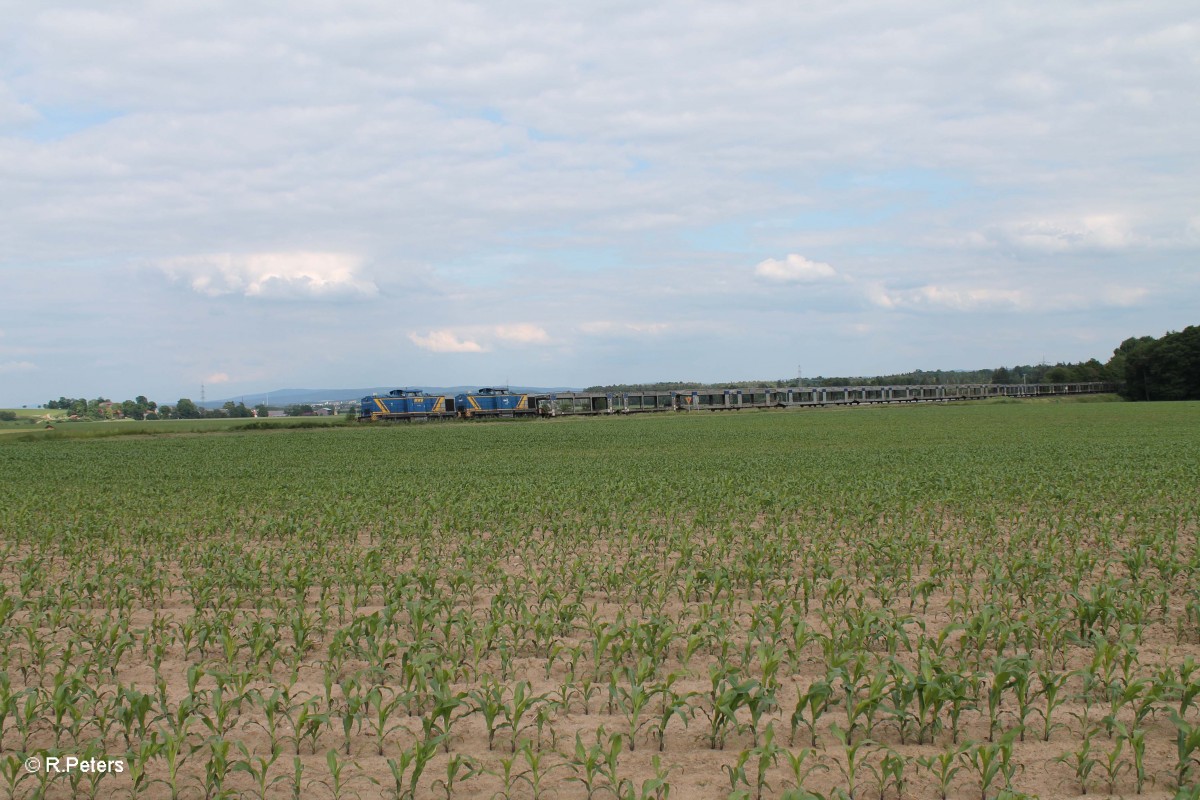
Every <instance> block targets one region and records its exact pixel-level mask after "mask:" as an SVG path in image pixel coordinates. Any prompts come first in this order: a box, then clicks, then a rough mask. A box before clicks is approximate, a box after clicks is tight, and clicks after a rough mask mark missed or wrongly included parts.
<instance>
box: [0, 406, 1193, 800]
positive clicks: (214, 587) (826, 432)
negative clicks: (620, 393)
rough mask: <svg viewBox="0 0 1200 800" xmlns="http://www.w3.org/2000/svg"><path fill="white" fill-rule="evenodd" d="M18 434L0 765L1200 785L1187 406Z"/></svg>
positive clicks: (1, 540)
mask: <svg viewBox="0 0 1200 800" xmlns="http://www.w3.org/2000/svg"><path fill="white" fill-rule="evenodd" d="M97 427H100V426H97ZM25 438H26V437H18V436H0V477H2V478H3V480H0V797H9V796H11V797H19V798H23V797H29V798H33V797H41V796H45V797H64V798H73V797H98V798H109V797H127V796H128V797H145V798H174V797H183V798H218V797H245V798H258V797H271V798H292V797H301V798H353V797H361V798H375V797H383V798H414V800H425V799H426V798H436V797H462V798H473V797H483V798H493V797H501V798H561V799H562V800H569V799H570V798H580V799H581V800H582V799H584V798H587V800H599V799H600V798H614V797H615V798H622V800H623V799H624V798H667V797H668V796H669V797H670V798H675V800H680V799H682V800H690V799H691V798H701V799H703V798H714V799H719V800H723V799H724V798H732V797H737V798H792V799H793V800H801V799H802V798H826V799H827V798H841V797H853V798H857V799H860V800H866V799H867V798H883V800H891V799H892V798H938V797H950V798H964V799H965V798H994V797H1007V798H1011V799H1013V800H1015V798H1019V797H1040V798H1044V799H1048V798H1075V797H1081V796H1084V795H1086V796H1088V797H1097V796H1098V797H1105V796H1122V797H1133V796H1135V795H1137V794H1139V793H1140V795H1141V796H1143V797H1146V798H1155V799H1156V800H1158V799H1162V798H1200V790H1198V789H1197V788H1196V787H1197V785H1200V551H1198V548H1197V536H1198V526H1197V523H1198V520H1200V403H1170V404H1166V403H1160V404H1151V403H1137V404H1135V403H1053V402H1045V403H1005V404H983V403H979V404H962V405H934V406H916V407H882V408H865V409H828V410H805V411H782V412H780V411H769V412H754V411H743V412H738V413H732V414H662V415H646V416H630V417H612V418H589V419H566V420H563V419H559V420H539V421H529V422H511V423H506V422H501V423H461V424H460V423H447V424H423V425H422V424H412V425H376V426H370V425H363V426H354V427H331V428H314V429H300V430H274V431H242V432H228V433H211V434H204V435H186V436H172V435H161V436H153V437H129V436H113V437H100V438H84V439H78V440H73V439H70V438H59V437H53V436H48V437H42V438H41V439H36V440H35V439H32V438H31V439H30V440H25ZM31 756H35V757H37V758H38V759H40V760H41V761H40V762H39V763H45V761H46V760H47V759H49V758H53V757H62V758H65V757H66V756H78V757H80V758H82V759H85V760H86V759H89V758H97V759H110V760H112V759H119V760H122V763H123V771H122V772H120V773H110V772H87V773H85V772H83V771H81V770H75V771H73V772H71V773H70V774H66V773H63V774H55V773H53V772H48V771H46V770H45V769H38V770H35V771H33V772H30V771H28V770H26V769H25V762H26V759H28V758H29V757H31Z"/></svg>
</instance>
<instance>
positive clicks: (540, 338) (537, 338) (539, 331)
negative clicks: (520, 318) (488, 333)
mask: <svg viewBox="0 0 1200 800" xmlns="http://www.w3.org/2000/svg"><path fill="white" fill-rule="evenodd" d="M492 333H493V334H494V335H495V337H496V338H497V339H503V340H504V341H506V342H517V343H520V344H549V343H550V336H549V335H548V334H547V333H546V331H545V329H543V328H539V327H538V326H537V325H530V324H528V323H521V324H517V325H497V326H496V327H495V328H493V329H492Z"/></svg>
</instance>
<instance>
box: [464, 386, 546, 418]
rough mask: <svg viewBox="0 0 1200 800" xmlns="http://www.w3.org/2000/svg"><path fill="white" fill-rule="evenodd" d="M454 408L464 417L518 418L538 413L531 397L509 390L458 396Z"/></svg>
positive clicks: (484, 389)
mask: <svg viewBox="0 0 1200 800" xmlns="http://www.w3.org/2000/svg"><path fill="white" fill-rule="evenodd" d="M454 406H455V408H456V409H457V411H458V413H459V414H460V415H461V416H463V417H468V418H469V417H516V416H523V415H525V414H536V413H538V409H537V405H536V404H535V403H531V402H530V400H529V395H527V394H514V393H512V392H510V391H509V390H508V389H492V388H483V389H480V390H479V391H477V392H469V393H463V394H460V395H457V396H456V397H455V398H454Z"/></svg>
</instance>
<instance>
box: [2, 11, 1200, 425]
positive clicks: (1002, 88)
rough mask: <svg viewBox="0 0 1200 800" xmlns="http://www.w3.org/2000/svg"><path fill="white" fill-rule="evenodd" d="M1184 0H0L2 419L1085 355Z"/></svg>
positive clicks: (1152, 179)
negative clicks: (181, 402) (144, 403)
mask: <svg viewBox="0 0 1200 800" xmlns="http://www.w3.org/2000/svg"><path fill="white" fill-rule="evenodd" d="M1198 155H1200V11H1198V7H1197V5H1196V3H1195V0H1181V1H1180V2H1137V3H1111V2H1086V3H1072V2H1055V3H1045V2H1036V3H1035V2H1012V3H962V2H926V1H925V0H909V1H908V2H903V3H880V2H870V3H866V2H853V1H851V2H837V3H822V4H816V3H797V2H791V1H789V2H779V3H773V2H760V3H745V2H737V3H734V2H730V3H712V2H695V1H694V0H688V2H652V3H646V2H599V3H561V2H554V3H551V2H545V3H530V2H512V1H511V0H510V2H504V3H486V4H469V3H457V2H445V0H438V2H427V3H425V2H406V3H393V2H366V1H358V2H354V1H350V2H338V3H333V2H305V1H303V0H291V2H288V3H261V2H246V0H241V2H236V3H233V2H230V3H223V2H212V0H203V2H202V1H201V0H172V2H153V3H152V2H145V3H138V2H114V3H103V4H97V3H77V4H76V3H40V2H37V3H34V2H27V1H26V0H0V197H2V198H3V206H2V208H0V211H2V213H0V406H13V405H21V404H29V405H34V404H37V403H41V402H44V401H46V400H48V399H51V398H57V397H58V396H59V395H68V396H79V395H86V396H88V397H94V396H96V395H101V394H102V395H104V396H106V397H112V398H114V399H118V400H120V399H125V398H127V397H132V396H134V395H136V394H145V395H148V396H150V397H151V398H152V399H157V400H159V401H160V402H173V401H174V400H176V399H177V398H179V397H181V396H186V397H192V398H195V399H198V398H199V392H200V384H201V383H202V382H203V383H205V385H206V391H207V396H208V397H209V398H210V399H213V398H218V397H229V396H236V395H237V394H239V393H241V392H251V391H261V390H268V389H275V388H283V387H312V388H319V387H359V386H401V385H409V384H434V385H439V384H440V385H451V384H465V383H479V384H481V385H486V384H491V383H498V382H511V383H513V384H525V385H576V386H582V385H589V384H594V383H602V382H604V383H607V382H632V381H649V380H704V381H709V380H722V379H731V380H733V379H736V380H742V379H754V378H779V377H788V376H793V375H795V373H796V370H797V368H798V367H800V368H802V369H803V372H804V374H805V375H810V376H811V375H817V374H825V375H830V374H864V375H865V374H876V373H885V372H896V371H902V370H909V369H916V368H923V369H937V368H976V367H984V366H998V365H1001V364H1006V365H1012V364H1016V363H1036V362H1038V361H1041V360H1043V359H1045V360H1047V361H1050V362H1055V361H1059V360H1080V359H1087V358H1091V357H1096V358H1099V359H1100V360H1102V361H1104V360H1107V358H1108V356H1109V355H1110V354H1111V352H1112V349H1113V348H1114V347H1115V346H1116V345H1117V344H1118V343H1119V342H1120V341H1121V340H1122V339H1124V338H1126V337H1128V336H1133V335H1146V334H1150V335H1155V336H1158V335H1161V334H1163V333H1164V332H1166V331H1168V330H1177V329H1180V328H1183V327H1185V326H1187V325H1189V324H1200V261H1198V259H1197V255H1198V254H1200V158H1198Z"/></svg>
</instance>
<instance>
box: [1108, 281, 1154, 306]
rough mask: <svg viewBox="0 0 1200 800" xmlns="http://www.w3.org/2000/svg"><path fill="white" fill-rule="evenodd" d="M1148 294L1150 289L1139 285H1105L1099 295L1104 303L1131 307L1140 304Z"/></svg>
mask: <svg viewBox="0 0 1200 800" xmlns="http://www.w3.org/2000/svg"><path fill="white" fill-rule="evenodd" d="M1149 295H1150V290H1149V289H1146V288H1143V287H1141V286H1105V287H1104V288H1103V289H1101V290H1100V297H1101V299H1102V300H1103V301H1104V302H1105V304H1106V305H1110V306H1116V307H1118V308H1132V307H1134V306H1138V305H1141V304H1142V302H1143V301H1144V300H1145V299H1146V298H1147V297H1148V296H1149Z"/></svg>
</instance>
